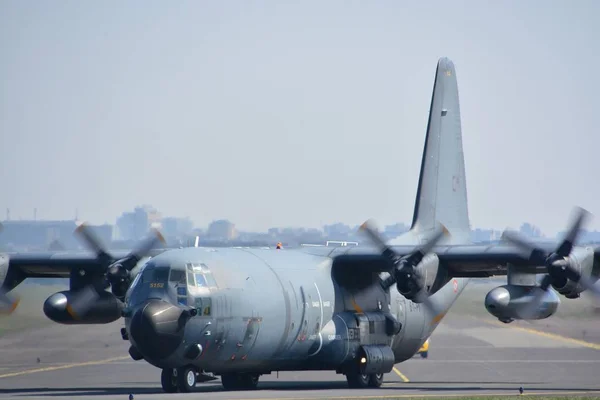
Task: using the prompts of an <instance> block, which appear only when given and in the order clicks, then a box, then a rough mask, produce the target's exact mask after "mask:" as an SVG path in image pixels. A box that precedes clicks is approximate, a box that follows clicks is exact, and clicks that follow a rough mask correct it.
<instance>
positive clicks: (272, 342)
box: [2, 58, 600, 392]
mask: <svg viewBox="0 0 600 400" xmlns="http://www.w3.org/2000/svg"><path fill="white" fill-rule="evenodd" d="M586 215H587V213H586V212H584V211H583V210H579V213H578V215H577V216H576V219H575V221H574V222H573V223H572V226H571V228H570V229H569V233H568V234H567V235H566V237H565V239H564V240H563V241H562V243H560V244H559V245H558V246H557V247H556V248H554V246H551V245H548V244H531V243H528V242H526V241H524V240H523V239H521V238H519V237H518V236H516V235H515V234H510V233H507V234H506V239H507V241H509V242H510V243H502V244H500V245H475V244H471V242H470V226H469V217H468V210H467V191H466V181H465V169H464V159H463V150H462V132H461V121H460V110H459V97H458V87H457V81H456V71H455V68H454V65H453V63H452V62H451V61H450V60H448V59H446V58H442V59H440V60H439V61H438V64H437V69H436V73H435V80H434V86H433V93H432V100H431V105H430V112H429V122H428V126H427V131H426V138H425V148H424V153H423V158H422V162H421V172H420V178H419V183H418V188H417V195H416V204H415V209H414V217H413V221H412V226H411V229H410V231H409V232H407V233H406V234H405V235H403V236H401V237H400V238H398V240H396V241H394V242H391V243H390V244H386V243H385V242H384V241H383V240H382V239H381V238H380V236H379V234H378V233H377V231H376V229H375V228H374V226H373V224H372V223H369V222H368V223H365V224H364V225H363V226H362V228H363V230H364V232H365V234H366V235H368V236H369V237H370V239H371V240H372V241H373V242H374V243H373V244H374V246H358V247H355V246H352V247H335V248H332V247H302V248H298V249H249V248H243V249H240V248H202V247H192V248H182V249H171V250H166V251H162V252H159V253H160V254H158V255H156V256H154V257H152V258H150V259H149V260H148V261H147V262H140V260H141V259H142V257H144V256H147V255H149V254H150V253H149V252H150V249H151V248H152V247H153V246H154V244H156V242H157V241H158V238H159V235H158V234H156V235H154V236H151V237H150V239H148V240H147V241H145V242H143V243H142V244H141V245H140V248H139V249H137V250H134V251H133V252H132V253H131V254H130V255H124V256H123V257H122V258H121V256H116V255H110V254H108V252H106V251H105V250H103V249H102V247H101V246H100V244H99V243H98V241H97V240H96V239H95V238H94V237H93V236H92V235H91V234H90V233H89V232H88V231H87V228H86V227H85V225H82V226H81V227H80V228H79V229H78V232H79V233H80V234H81V235H82V237H83V238H84V239H85V240H86V241H87V242H88V243H89V244H90V245H91V246H92V248H93V249H94V253H95V254H92V255H87V256H74V255H64V254H55V255H53V256H51V257H50V256H31V255H27V254H16V255H11V256H10V259H9V261H8V269H7V273H6V279H5V280H4V283H3V286H2V287H3V289H4V291H5V292H7V291H9V290H11V289H13V288H14V287H15V286H16V285H18V284H19V283H20V282H21V281H22V280H23V279H25V278H27V277H38V278H39V277H57V276H61V277H69V278H70V289H69V290H68V291H64V292H59V293H56V294H54V295H52V296H50V297H49V298H48V299H47V300H46V302H45V304H44V311H45V313H46V315H47V316H48V317H49V318H51V319H52V320H54V321H56V322H60V323H65V324H88V323H92V324H93V323H109V322H113V321H116V320H117V319H119V318H121V317H123V318H124V325H125V327H124V328H122V329H121V334H122V337H123V339H124V340H128V341H129V342H130V348H129V354H130V355H131V357H132V358H133V359H134V360H146V361H147V362H148V363H150V364H152V365H154V366H156V367H157V368H160V369H162V375H161V382H162V386H163V389H164V390H165V391H166V392H176V391H182V392H186V391H190V390H191V389H192V388H193V387H194V385H195V384H196V383H197V381H198V377H199V376H200V377H202V376H203V374H205V373H211V374H214V375H215V376H220V377H221V381H222V384H223V386H224V387H225V388H226V389H229V390H232V389H252V388H255V387H256V385H257V383H258V379H259V377H260V375H263V374H270V373H272V372H273V371H290V370H296V371H298V370H335V371H337V372H338V373H340V374H344V375H345V376H346V378H347V381H348V384H349V385H350V386H351V387H357V388H360V387H379V386H381V384H382V381H383V375H384V374H385V373H388V372H390V371H391V370H392V369H393V366H394V364H396V363H399V362H402V361H405V360H407V359H410V358H411V357H412V356H413V355H414V354H415V353H416V352H417V351H418V350H419V349H420V348H421V346H422V344H423V343H424V342H425V340H426V339H427V338H428V337H429V336H430V335H431V333H432V332H433V331H434V329H436V327H437V326H438V324H439V323H440V321H441V320H442V318H443V317H444V315H445V314H446V313H447V311H448V310H449V308H450V307H451V306H452V304H453V303H454V301H455V300H456V299H457V297H458V296H459V295H460V294H461V292H462V291H463V290H464V288H465V286H466V285H467V282H468V281H469V279H470V278H478V277H489V276H492V275H507V280H508V282H507V283H508V284H507V285H504V286H502V287H500V288H496V289H493V290H492V291H491V292H490V293H489V294H488V296H487V297H486V299H485V305H486V308H487V309H488V310H489V312H491V313H492V314H493V315H495V316H496V317H498V318H499V319H500V320H502V321H505V322H510V321H512V320H514V319H542V318H547V317H549V316H550V315H552V314H553V313H554V312H555V311H556V309H557V306H558V303H559V299H558V296H557V295H556V294H555V293H554V291H552V289H551V288H554V289H555V290H556V291H558V293H560V294H561V295H563V296H565V297H566V298H575V297H578V296H579V294H580V293H581V292H583V291H584V290H586V289H587V290H593V286H592V284H593V282H595V281H596V280H597V279H598V275H600V259H599V257H600V250H597V249H594V248H590V247H581V246H577V247H576V246H575V245H574V243H575V241H576V236H577V233H578V232H579V230H580V226H581V224H582V223H583V220H584V217H585V216H586ZM536 274H545V275H544V277H543V279H542V281H541V285H540V286H538V285H537V282H536ZM393 286H395V289H393ZM109 287H110V288H111V290H110V291H108V290H105V289H108V288H109Z"/></svg>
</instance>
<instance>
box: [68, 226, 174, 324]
mask: <svg viewBox="0 0 600 400" xmlns="http://www.w3.org/2000/svg"><path fill="white" fill-rule="evenodd" d="M75 233H76V234H78V235H79V236H80V237H81V238H82V239H83V241H84V242H85V243H86V244H87V246H88V247H89V248H90V249H91V250H92V251H93V252H94V253H96V259H97V260H98V264H99V265H100V266H101V268H102V269H101V271H97V272H96V271H93V272H92V273H94V274H95V273H99V274H100V276H98V277H97V278H95V279H93V281H92V282H91V283H89V284H87V285H86V286H84V287H83V288H82V289H80V290H77V291H75V292H74V293H73V294H72V296H70V299H69V304H67V311H68V312H69V314H71V316H72V317H73V318H75V319H79V318H81V317H83V316H84V315H85V314H86V313H87V312H88V311H89V309H90V308H91V307H92V306H93V305H94V302H95V301H96V300H97V299H98V297H99V296H100V292H101V291H102V290H104V289H105V288H106V287H107V286H106V283H109V284H110V286H111V288H112V292H113V294H114V295H115V296H117V297H123V296H124V295H125V293H126V292H127V289H128V287H129V283H130V280H131V279H130V271H131V270H132V269H133V268H135V266H136V265H137V263H138V262H139V261H140V260H141V259H142V258H144V257H146V256H147V255H148V254H149V253H150V251H151V250H152V249H153V248H154V247H155V246H156V245H158V243H159V242H162V243H164V242H165V240H164V238H163V236H162V235H161V234H160V232H159V231H158V230H155V229H153V230H152V231H151V234H150V235H149V236H148V237H147V238H145V239H143V240H142V241H140V242H139V243H138V245H137V246H136V247H135V248H134V249H133V250H132V251H131V252H130V253H129V254H128V255H127V256H125V257H124V258H121V259H118V260H116V261H115V258H114V257H112V256H111V255H110V254H109V253H108V252H107V251H106V250H105V249H104V246H102V244H101V241H100V239H99V238H98V237H97V236H96V235H95V234H94V232H93V231H92V230H91V229H90V228H89V226H88V225H86V224H85V223H83V224H81V225H79V226H78V227H77V229H76V230H75Z"/></svg>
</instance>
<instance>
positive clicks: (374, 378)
mask: <svg viewBox="0 0 600 400" xmlns="http://www.w3.org/2000/svg"><path fill="white" fill-rule="evenodd" d="M382 384H383V374H371V375H369V387H372V388H378V387H381V385H382Z"/></svg>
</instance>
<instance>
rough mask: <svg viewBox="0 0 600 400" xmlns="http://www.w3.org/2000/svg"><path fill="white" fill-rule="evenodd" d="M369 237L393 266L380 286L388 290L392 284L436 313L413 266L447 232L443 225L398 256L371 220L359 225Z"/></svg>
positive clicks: (433, 313)
mask: <svg viewBox="0 0 600 400" xmlns="http://www.w3.org/2000/svg"><path fill="white" fill-rule="evenodd" d="M360 229H361V230H363V231H364V232H365V233H367V235H368V236H369V237H370V239H371V240H372V241H373V242H374V243H375V244H376V245H377V246H379V248H381V252H382V255H383V256H384V257H387V258H388V259H389V260H390V261H391V262H392V265H393V267H392V268H391V270H390V271H389V273H390V276H389V277H387V278H386V279H384V280H383V281H382V282H381V286H382V287H383V288H384V289H385V290H389V289H390V287H392V286H393V285H394V284H396V288H397V289H398V292H400V293H401V294H403V295H405V296H407V297H409V298H410V299H411V300H413V301H414V302H415V303H423V305H424V306H425V307H426V308H428V309H429V311H431V313H432V315H436V314H437V312H436V310H435V307H434V306H433V304H432V303H431V300H430V299H429V296H428V294H427V291H426V289H425V287H424V286H425V279H424V277H423V276H422V275H421V273H420V271H418V270H417V269H416V268H415V267H416V266H417V265H419V263H420V262H421V261H422V260H423V257H425V255H426V254H427V253H429V252H430V251H431V249H432V248H433V247H435V245H436V244H437V243H438V242H439V241H440V240H441V239H442V237H443V236H444V235H446V234H447V233H448V230H447V229H446V227H445V226H443V225H441V224H440V225H439V226H438V229H437V230H436V231H435V232H434V234H433V235H431V237H430V238H429V239H428V240H427V241H426V242H425V243H424V244H422V245H421V246H418V247H417V248H416V249H415V250H414V251H413V252H412V253H410V254H407V255H405V256H400V255H398V254H396V252H394V250H392V248H391V247H389V246H388V245H387V244H386V243H385V241H384V240H383V238H382V237H381V235H380V234H379V232H378V231H377V228H375V226H374V225H373V223H372V222H371V221H366V222H365V223H364V224H362V225H361V227H360Z"/></svg>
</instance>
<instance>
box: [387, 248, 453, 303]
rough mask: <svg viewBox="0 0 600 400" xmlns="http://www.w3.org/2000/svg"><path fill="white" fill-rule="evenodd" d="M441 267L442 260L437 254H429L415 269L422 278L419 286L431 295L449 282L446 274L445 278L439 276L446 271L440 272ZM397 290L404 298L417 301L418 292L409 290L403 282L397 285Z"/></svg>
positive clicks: (413, 289)
mask: <svg viewBox="0 0 600 400" xmlns="http://www.w3.org/2000/svg"><path fill="white" fill-rule="evenodd" d="M439 266H440V260H439V258H438V256H437V254H435V253H429V254H427V255H425V257H423V259H422V260H421V262H420V263H419V264H418V265H417V266H416V267H415V270H416V272H417V273H418V274H419V277H420V278H421V279H420V282H419V286H420V287H422V288H423V289H424V290H425V291H427V292H429V293H435V292H436V291H437V290H438V289H439V288H440V287H442V286H443V285H444V284H445V283H446V281H447V279H445V278H446V277H445V274H444V276H438V275H440V272H441V271H445V270H440V268H439ZM397 289H398V292H400V294H402V296H404V297H405V298H406V299H408V300H413V301H414V300H415V296H416V295H417V293H418V291H417V290H415V289H416V288H408V287H406V288H405V287H404V286H403V285H402V282H400V284H399V285H397ZM411 289H412V290H411Z"/></svg>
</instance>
